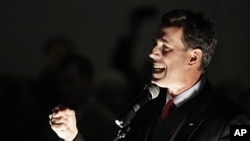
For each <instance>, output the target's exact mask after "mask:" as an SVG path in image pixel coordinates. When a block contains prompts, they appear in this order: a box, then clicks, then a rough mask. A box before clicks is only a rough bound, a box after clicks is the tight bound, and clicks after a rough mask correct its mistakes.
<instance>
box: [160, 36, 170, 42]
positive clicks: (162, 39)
mask: <svg viewBox="0 0 250 141" xmlns="http://www.w3.org/2000/svg"><path fill="white" fill-rule="evenodd" d="M159 40H161V41H163V42H166V43H169V41H168V40H167V39H164V38H162V37H161V38H159Z"/></svg>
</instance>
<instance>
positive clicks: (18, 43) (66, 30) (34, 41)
mask: <svg viewBox="0 0 250 141" xmlns="http://www.w3.org/2000/svg"><path fill="white" fill-rule="evenodd" d="M142 6H151V7H153V8H155V11H156V14H155V16H154V17H152V18H149V19H148V20H145V22H144V23H143V24H141V25H142V27H141V28H140V30H139V32H138V36H136V42H135V47H136V48H135V52H134V54H133V56H131V57H132V58H133V60H134V64H133V65H134V66H135V67H136V68H137V70H138V71H142V70H141V64H142V62H144V60H145V58H147V57H148V52H149V50H150V47H151V45H152V44H151V39H152V38H153V35H154V33H155V29H156V26H157V24H158V23H159V20H160V16H161V15H162V14H163V13H164V12H166V11H167V10H170V9H173V8H188V9H193V10H195V11H203V12H205V13H206V15H207V16H208V17H211V18H212V19H214V20H215V21H216V24H217V33H218V46H217V49H216V52H215V57H214V59H213V60H212V64H211V66H210V69H209V71H208V73H209V75H211V77H210V79H211V81H212V82H213V83H214V84H219V83H222V82H224V81H233V83H236V84H237V85H240V86H241V87H242V89H247V88H248V87H249V82H248V81H249V78H250V77H249V72H250V70H249V69H250V67H249V62H250V61H249V59H248V54H249V52H250V48H249V44H250V41H249V35H250V26H249V25H250V14H249V13H250V4H249V1H248V0H240V1H238V0H220V1H218V0H209V1H200V0H189V1H186V0H175V1H169V0H154V1H150V0H143V1H140V0H131V1H117V0H106V1H101V0H73V1H70V0H52V1H51V0H37V1H32V0H30V1H29V0H23V1H20V0H2V1H1V2H0V35H1V37H0V74H1V75H14V76H21V77H30V78H33V77H37V75H38V74H39V73H40V71H41V69H42V68H43V61H42V53H41V52H42V51H41V50H42V45H43V43H44V42H45V41H46V40H47V39H49V38H51V37H54V36H58V35H60V36H64V37H66V38H69V39H71V40H73V41H74V42H75V44H76V46H77V50H78V51H79V53H81V54H83V55H85V56H87V57H88V58H89V59H90V60H91V61H92V63H93V65H94V67H95V70H96V71H97V72H98V73H99V72H102V71H104V70H106V69H107V68H108V67H107V65H108V63H109V61H110V54H111V53H112V51H113V50H114V47H115V45H116V43H117V40H118V39H119V38H120V37H121V36H123V35H126V34H128V28H129V25H128V23H129V20H130V16H131V15H130V14H131V11H132V10H134V9H135V8H137V7H142ZM98 73H97V74H98Z"/></svg>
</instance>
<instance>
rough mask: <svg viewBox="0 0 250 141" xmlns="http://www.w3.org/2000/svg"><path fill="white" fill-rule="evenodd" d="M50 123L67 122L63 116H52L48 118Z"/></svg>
mask: <svg viewBox="0 0 250 141" xmlns="http://www.w3.org/2000/svg"><path fill="white" fill-rule="evenodd" d="M50 123H51V124H52V125H53V124H67V119H66V118H64V117H56V118H55V117H53V118H52V119H51V120H50Z"/></svg>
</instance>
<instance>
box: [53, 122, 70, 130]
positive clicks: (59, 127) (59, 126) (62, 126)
mask: <svg viewBox="0 0 250 141" xmlns="http://www.w3.org/2000/svg"><path fill="white" fill-rule="evenodd" d="M51 128H52V129H53V130H54V131H62V130H67V129H68V126H67V125H66V124H64V123H60V124H53V125H52V126H51Z"/></svg>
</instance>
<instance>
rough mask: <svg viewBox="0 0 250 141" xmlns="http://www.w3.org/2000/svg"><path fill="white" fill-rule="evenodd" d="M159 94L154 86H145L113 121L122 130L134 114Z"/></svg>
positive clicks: (157, 88)
mask: <svg viewBox="0 0 250 141" xmlns="http://www.w3.org/2000/svg"><path fill="white" fill-rule="evenodd" d="M159 93H160V88H159V87H158V86H157V85H155V84H152V83H150V84H147V85H145V87H144V89H143V91H142V93H141V94H140V95H139V96H138V97H137V98H136V99H135V100H134V101H133V102H132V103H131V104H130V105H129V106H128V108H127V109H126V110H125V111H124V112H122V113H121V114H120V115H119V116H118V117H117V118H116V120H115V123H116V124H117V125H118V126H119V127H121V128H123V127H126V126H127V125H128V124H129V123H130V121H131V120H132V119H133V118H134V117H135V114H136V112H137V111H138V110H140V109H141V108H142V107H143V106H144V105H145V104H147V103H148V102H149V101H150V100H152V99H154V98H156V97H157V96H158V95H159Z"/></svg>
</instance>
